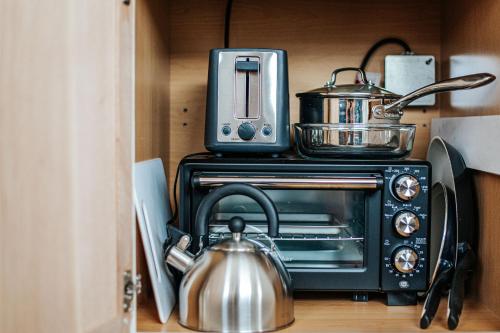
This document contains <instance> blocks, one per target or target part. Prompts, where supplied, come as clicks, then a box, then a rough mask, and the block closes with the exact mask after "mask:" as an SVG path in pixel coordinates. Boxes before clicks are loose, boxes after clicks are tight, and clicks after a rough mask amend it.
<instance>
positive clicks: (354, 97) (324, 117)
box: [296, 67, 495, 124]
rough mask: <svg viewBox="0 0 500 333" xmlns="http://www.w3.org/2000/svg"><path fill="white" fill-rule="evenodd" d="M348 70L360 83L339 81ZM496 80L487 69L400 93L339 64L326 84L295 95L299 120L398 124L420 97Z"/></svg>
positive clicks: (360, 70) (305, 122)
mask: <svg viewBox="0 0 500 333" xmlns="http://www.w3.org/2000/svg"><path fill="white" fill-rule="evenodd" d="M345 71H357V72H358V73H359V74H360V78H361V83H360V84H343V85H337V84H336V80H337V76H338V74H339V73H341V72H345ZM493 80H495V76H494V75H492V74H488V73H479V74H472V75H466V76H460V77H455V78H451V79H448V80H444V81H440V82H437V83H433V84H430V85H428V86H425V87H422V88H420V89H417V90H415V91H414V92H412V93H410V94H407V95H405V96H401V95H398V94H395V93H392V92H390V91H388V90H385V89H383V88H380V87H377V86H375V85H373V84H372V83H371V82H369V81H367V80H366V75H365V72H364V71H363V70H362V69H360V68H354V67H345V68H339V69H336V70H334V71H333V73H332V76H331V79H330V81H328V82H327V83H326V84H325V85H324V86H323V87H321V88H318V89H314V90H311V91H308V92H303V93H298V94H297V95H296V96H297V97H299V98H300V123H302V124H332V123H336V124H337V123H338V124H369V123H389V124H398V123H399V120H400V119H401V116H402V115H403V109H404V107H405V106H407V105H408V104H409V103H411V102H413V101H414V100H416V99H418V98H420V97H423V96H426V95H430V94H436V93H440V92H446V91H452V90H460V89H472V88H477V87H480V86H483V85H485V84H488V83H490V82H492V81H493Z"/></svg>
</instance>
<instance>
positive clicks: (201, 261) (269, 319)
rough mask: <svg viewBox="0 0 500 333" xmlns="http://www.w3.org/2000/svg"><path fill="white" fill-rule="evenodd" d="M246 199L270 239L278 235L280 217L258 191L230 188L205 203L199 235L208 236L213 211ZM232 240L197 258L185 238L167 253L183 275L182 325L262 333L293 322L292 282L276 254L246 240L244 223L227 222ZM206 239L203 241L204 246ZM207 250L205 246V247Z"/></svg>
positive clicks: (198, 222)
mask: <svg viewBox="0 0 500 333" xmlns="http://www.w3.org/2000/svg"><path fill="white" fill-rule="evenodd" d="M236 194H237V195H246V196H248V197H250V198H252V199H254V200H255V201H256V202H257V203H259V204H260V206H262V208H263V209H264V212H265V214H266V216H267V220H268V234H269V236H270V237H276V236H277V235H278V228H279V225H278V213H277V210H276V207H275V206H274V203H273V202H272V201H271V200H270V199H269V197H268V196H267V195H266V194H265V193H264V192H263V191H262V190H260V189H258V188H256V187H253V186H252V185H248V184H239V183H237V184H229V185H225V186H222V187H219V188H217V189H216V190H214V191H213V192H211V193H210V194H208V195H207V196H205V197H204V198H203V200H202V201H201V203H200V206H199V208H198V211H197V213H196V228H197V234H198V235H202V236H203V235H207V233H208V222H209V218H210V213H211V210H212V207H213V206H214V205H215V203H217V202H218V201H219V200H220V199H222V198H224V197H227V196H229V195H236ZM229 229H230V231H231V232H232V237H231V238H228V239H225V240H223V241H221V242H219V243H216V244H214V245H212V246H209V247H206V248H205V249H203V250H202V251H200V253H199V254H197V255H196V256H193V255H192V254H190V253H188V252H186V249H187V247H188V246H189V243H190V237H189V236H187V235H185V236H183V237H182V238H181V239H180V241H179V242H178V243H177V244H176V245H174V246H172V247H171V248H170V249H168V251H167V256H166V261H167V263H168V264H170V265H172V266H173V267H175V268H177V269H178V270H180V271H181V272H183V273H184V276H183V278H182V281H181V283H180V287H179V323H180V324H181V325H182V326H185V327H188V328H190V329H194V330H198V331H210V332H264V331H272V330H275V329H279V328H282V327H285V326H287V325H290V324H291V323H292V322H293V320H294V312H293V298H292V287H291V278H290V275H289V274H288V272H287V270H286V268H285V266H284V265H283V263H282V262H281V260H280V259H279V258H278V257H277V255H276V253H275V252H273V251H271V250H270V249H269V248H267V247H266V246H264V245H263V244H261V243H259V242H258V241H255V240H249V239H245V238H244V237H243V236H242V232H243V230H244V229H245V222H244V221H243V219H241V218H240V217H233V218H232V219H231V220H230V221H229ZM202 239H203V237H201V238H200V242H201V240H202ZM201 247H203V246H201Z"/></svg>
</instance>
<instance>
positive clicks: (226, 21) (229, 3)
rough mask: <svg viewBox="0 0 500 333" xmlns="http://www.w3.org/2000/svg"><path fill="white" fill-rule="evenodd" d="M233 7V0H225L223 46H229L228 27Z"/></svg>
mask: <svg viewBox="0 0 500 333" xmlns="http://www.w3.org/2000/svg"><path fill="white" fill-rule="evenodd" d="M232 8H233V0H227V3H226V15H225V17H224V48H226V49H227V48H228V47H229V28H230V27H231V11H232Z"/></svg>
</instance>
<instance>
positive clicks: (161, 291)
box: [134, 158, 176, 323]
mask: <svg viewBox="0 0 500 333" xmlns="http://www.w3.org/2000/svg"><path fill="white" fill-rule="evenodd" d="M167 188H168V187H167V180H166V178H165V171H164V169H163V163H162V161H161V159H159V158H157V159H154V160H149V161H144V162H139V163H135V165H134V204H135V210H136V212H137V221H138V223H139V230H140V233H141V238H142V243H143V244H144V253H145V255H146V261H147V265H148V270H149V275H150V277H151V285H152V287H153V293H154V297H155V301H156V308H157V309H158V316H159V318H160V321H161V322H162V323H166V322H167V320H168V317H169V316H170V313H171V312H172V309H173V308H174V305H175V294H176V292H175V290H176V288H175V282H174V279H173V277H172V276H171V274H170V273H169V272H168V271H167V269H166V268H165V264H164V258H163V244H164V242H165V240H166V239H167V221H168V220H169V219H170V217H171V215H172V214H171V211H170V205H169V200H168V190H167Z"/></svg>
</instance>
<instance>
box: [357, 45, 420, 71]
mask: <svg viewBox="0 0 500 333" xmlns="http://www.w3.org/2000/svg"><path fill="white" fill-rule="evenodd" d="M387 44H397V45H400V46H401V47H402V48H403V49H404V52H405V53H406V54H411V53H413V52H412V50H411V48H410V46H409V45H408V44H407V43H406V42H405V41H404V40H402V39H400V38H395V37H389V38H384V39H381V40H379V41H378V42H376V43H375V44H373V46H372V47H370V49H369V50H368V52H366V54H365V56H364V58H363V61H361V65H360V66H359V68H361V69H362V70H363V71H364V70H365V69H366V65H368V61H370V58H371V57H372V56H373V54H374V53H375V51H377V50H378V49H379V48H380V47H382V46H384V45H387Z"/></svg>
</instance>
